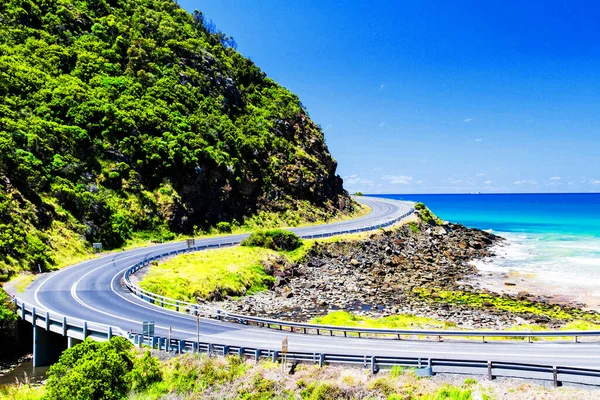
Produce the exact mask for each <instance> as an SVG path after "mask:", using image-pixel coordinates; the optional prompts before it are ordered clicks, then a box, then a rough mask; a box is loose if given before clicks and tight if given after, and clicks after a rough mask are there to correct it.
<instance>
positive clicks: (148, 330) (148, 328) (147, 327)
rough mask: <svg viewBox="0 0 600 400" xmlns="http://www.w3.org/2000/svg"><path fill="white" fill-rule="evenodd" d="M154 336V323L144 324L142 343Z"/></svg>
mask: <svg viewBox="0 0 600 400" xmlns="http://www.w3.org/2000/svg"><path fill="white" fill-rule="evenodd" d="M153 336H154V321H144V322H142V341H145V340H146V338H148V339H150V340H151V338H152V337H153Z"/></svg>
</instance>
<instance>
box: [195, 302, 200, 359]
mask: <svg viewBox="0 0 600 400" xmlns="http://www.w3.org/2000/svg"><path fill="white" fill-rule="evenodd" d="M196 346H198V354H200V314H199V313H198V311H196Z"/></svg>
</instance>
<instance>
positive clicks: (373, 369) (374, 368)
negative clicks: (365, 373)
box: [371, 356, 377, 375]
mask: <svg viewBox="0 0 600 400" xmlns="http://www.w3.org/2000/svg"><path fill="white" fill-rule="evenodd" d="M376 368H377V367H376V364H375V356H372V357H371V374H372V375H375V373H376V372H377V371H376Z"/></svg>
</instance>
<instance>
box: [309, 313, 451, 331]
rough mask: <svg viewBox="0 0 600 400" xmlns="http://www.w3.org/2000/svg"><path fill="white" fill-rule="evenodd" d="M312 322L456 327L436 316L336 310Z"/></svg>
mask: <svg viewBox="0 0 600 400" xmlns="http://www.w3.org/2000/svg"><path fill="white" fill-rule="evenodd" d="M311 323H314V324H321V325H333V326H351V327H361V328H389V329H430V328H432V329H433V328H437V329H448V328H454V327H455V326H456V324H454V323H452V322H444V321H439V320H437V319H434V318H426V317H417V316H415V315H412V314H398V315H391V316H389V317H382V318H370V317H365V316H359V315H354V314H351V313H349V312H346V311H334V312H331V313H329V314H327V315H325V316H322V317H316V318H313V319H312V320H311Z"/></svg>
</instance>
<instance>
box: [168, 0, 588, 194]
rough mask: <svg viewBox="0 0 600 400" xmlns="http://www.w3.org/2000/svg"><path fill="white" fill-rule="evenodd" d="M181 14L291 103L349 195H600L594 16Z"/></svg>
mask: <svg viewBox="0 0 600 400" xmlns="http://www.w3.org/2000/svg"><path fill="white" fill-rule="evenodd" d="M179 4H180V5H181V6H183V7H184V8H185V9H187V10H189V11H193V10H194V9H198V10H200V11H202V12H203V13H204V14H205V15H206V16H207V17H208V18H209V19H212V21H213V22H214V23H215V24H216V26H217V28H218V29H220V30H222V31H223V32H225V33H227V34H229V35H232V36H233V37H234V39H235V40H236V42H237V44H238V50H239V51H240V52H241V53H243V54H244V55H245V56H247V57H250V58H251V59H252V60H253V61H254V62H255V63H256V64H257V65H258V66H259V67H261V68H262V69H263V70H264V71H265V72H266V73H267V74H268V75H269V76H271V77H272V78H273V79H275V80H276V81H277V82H279V83H280V84H282V85H284V86H286V87H287V88H289V89H290V90H291V91H293V92H294V93H296V94H298V96H299V97H300V99H301V100H302V102H303V103H304V105H305V106H306V107H307V109H308V112H309V114H310V116H311V117H312V118H313V120H315V121H316V122H317V123H319V124H320V125H321V126H322V127H323V130H324V131H325V138H326V140H327V144H328V146H329V149H330V150H331V152H332V153H333V155H334V157H335V158H336V159H337V160H338V162H339V169H338V171H339V173H340V175H341V176H342V177H343V178H344V185H345V186H346V188H347V189H348V190H350V191H357V190H361V191H363V192H365V193H455V192H459V193H468V192H592V191H600V23H598V17H599V16H600V2H594V1H590V2H584V1H562V0H554V1H450V0H449V1H435V2H434V1H410V2H409V1H391V0H390V1H378V0H374V1H341V0H333V1H329V0H328V1H322V0H321V1H318V0H315V1H313V0H310V1H308V0H307V1H291V0H290V1H281V0H257V1H247V0H227V1H225V0H202V1H198V0H180V1H179Z"/></svg>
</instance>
